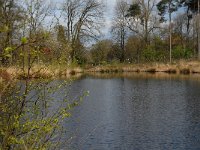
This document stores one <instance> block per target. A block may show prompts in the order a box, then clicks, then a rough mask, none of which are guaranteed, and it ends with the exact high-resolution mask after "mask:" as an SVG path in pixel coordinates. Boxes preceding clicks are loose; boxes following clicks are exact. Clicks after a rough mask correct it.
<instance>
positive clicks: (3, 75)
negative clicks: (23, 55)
mask: <svg viewBox="0 0 200 150" xmlns="http://www.w3.org/2000/svg"><path fill="white" fill-rule="evenodd" d="M25 70H27V69H25ZM82 72H83V69H81V68H80V67H63V66H43V65H40V66H38V65H35V66H33V67H32V68H31V70H30V78H32V79H33V78H34V79H38V78H41V79H48V78H58V77H70V76H72V75H75V74H78V73H82ZM26 77H27V73H26V71H25V72H24V71H23V70H22V69H21V68H19V67H14V66H12V67H7V68H6V67H2V68H0V79H1V80H12V79H25V78H26Z"/></svg>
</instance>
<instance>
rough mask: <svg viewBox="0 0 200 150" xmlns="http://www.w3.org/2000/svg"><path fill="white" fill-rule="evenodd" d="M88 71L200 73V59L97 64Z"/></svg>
mask: <svg viewBox="0 0 200 150" xmlns="http://www.w3.org/2000/svg"><path fill="white" fill-rule="evenodd" d="M87 72H101V73H110V72H113V73H114V72H151V73H156V72H165V73H169V74H193V73H199V74H200V61H178V62H174V63H172V64H168V63H165V64H164V63H145V64H118V65H104V66H96V67H91V68H89V69H87Z"/></svg>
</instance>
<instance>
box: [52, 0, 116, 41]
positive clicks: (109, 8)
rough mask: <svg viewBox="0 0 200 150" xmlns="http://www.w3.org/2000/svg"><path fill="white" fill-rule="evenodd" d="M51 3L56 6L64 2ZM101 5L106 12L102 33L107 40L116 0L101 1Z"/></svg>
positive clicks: (55, 0)
mask: <svg viewBox="0 0 200 150" xmlns="http://www.w3.org/2000/svg"><path fill="white" fill-rule="evenodd" d="M52 1H53V2H55V3H57V4H62V3H63V2H64V1H65V0H52ZM102 1H103V3H104V4H105V6H106V10H105V27H104V28H102V33H103V34H104V35H105V37H106V38H109V36H110V34H109V32H110V31H109V30H110V27H111V24H112V23H111V22H112V18H113V14H114V7H115V4H116V0H102Z"/></svg>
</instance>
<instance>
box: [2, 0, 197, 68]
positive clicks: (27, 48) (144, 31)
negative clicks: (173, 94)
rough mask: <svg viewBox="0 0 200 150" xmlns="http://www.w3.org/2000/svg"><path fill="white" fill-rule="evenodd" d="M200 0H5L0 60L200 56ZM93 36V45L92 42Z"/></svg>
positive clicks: (25, 64)
mask: <svg viewBox="0 0 200 150" xmlns="http://www.w3.org/2000/svg"><path fill="white" fill-rule="evenodd" d="M199 1H200V0H159V1H157V0H130V1H128V0H117V2H116V6H115V9H114V17H113V20H112V27H111V29H110V32H111V35H112V39H102V36H101V35H102V33H101V29H102V27H103V26H104V25H105V24H104V22H105V18H104V11H105V9H106V6H105V4H104V3H103V0H102V1H99V0H64V1H63V3H62V4H56V3H53V1H44V0H25V1H23V0H18V1H17V0H0V18H1V20H0V63H1V66H5V65H19V66H22V68H25V67H28V68H31V66H32V64H34V63H47V64H66V65H70V64H72V63H75V64H79V65H80V64H88V63H89V64H95V65H98V64H104V63H112V62H118V63H120V62H121V63H140V62H150V61H161V62H168V61H169V62H170V63H171V62H172V60H177V59H196V58H200V46H199V44H200V14H199V12H200V10H199V6H200V2H199ZM88 41H93V43H94V44H93V45H91V46H90V47H87V46H86V45H87V44H88V43H89V42H88Z"/></svg>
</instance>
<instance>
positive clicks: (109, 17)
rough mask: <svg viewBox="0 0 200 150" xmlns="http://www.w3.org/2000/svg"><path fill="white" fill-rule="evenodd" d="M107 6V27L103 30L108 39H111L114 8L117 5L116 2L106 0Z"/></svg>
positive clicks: (114, 0)
mask: <svg viewBox="0 0 200 150" xmlns="http://www.w3.org/2000/svg"><path fill="white" fill-rule="evenodd" d="M104 1H105V4H106V11H105V27H104V29H103V34H104V35H105V37H106V38H109V36H110V34H109V32H110V31H109V30H110V28H111V26H112V18H113V14H114V7H115V5H116V0H104Z"/></svg>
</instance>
